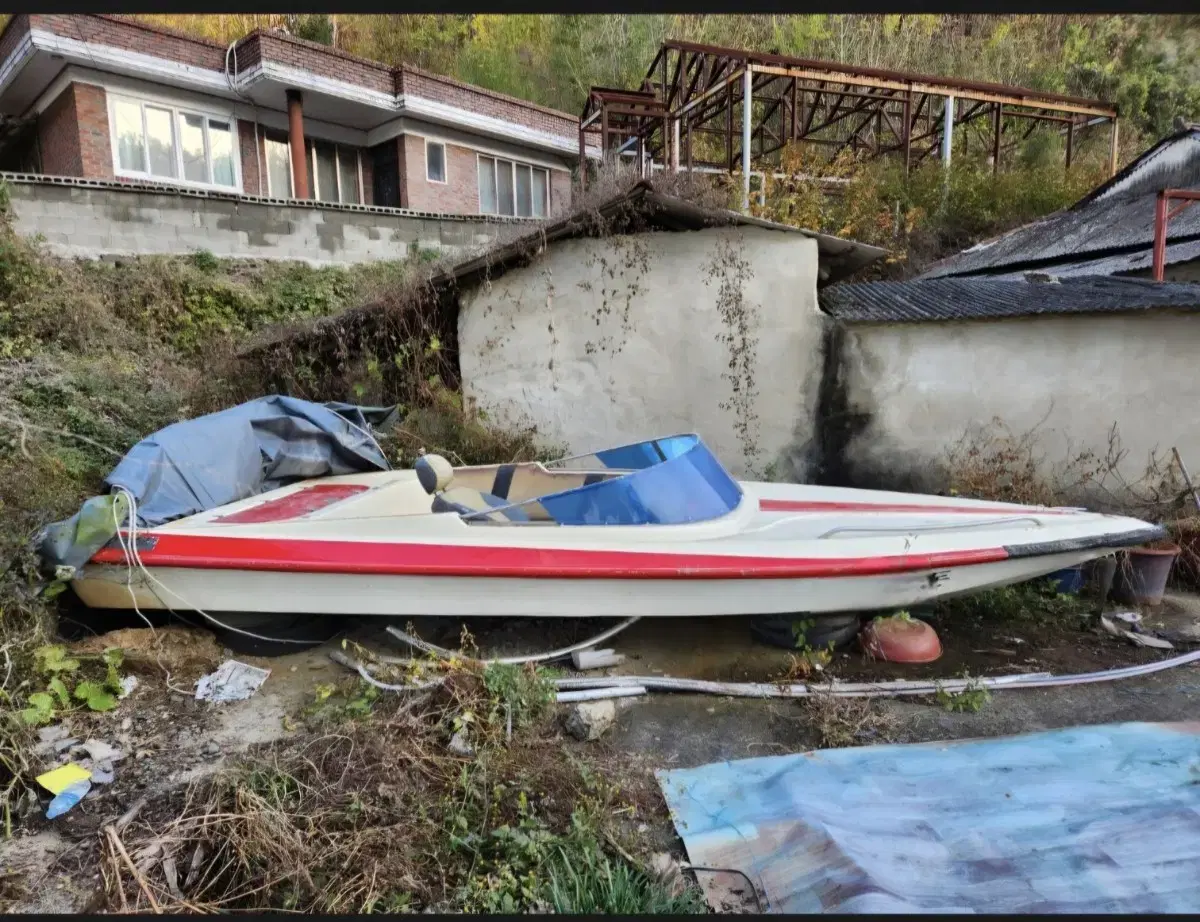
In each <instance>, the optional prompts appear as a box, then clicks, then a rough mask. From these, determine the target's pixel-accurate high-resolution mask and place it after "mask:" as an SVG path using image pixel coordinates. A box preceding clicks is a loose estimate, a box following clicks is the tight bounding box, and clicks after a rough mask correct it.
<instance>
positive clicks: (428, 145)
mask: <svg viewBox="0 0 1200 922" xmlns="http://www.w3.org/2000/svg"><path fill="white" fill-rule="evenodd" d="M425 178H426V179H427V180H429V181H430V182H445V181H446V145H445V144H439V143H438V142H437V141H430V140H428V139H426V141H425Z"/></svg>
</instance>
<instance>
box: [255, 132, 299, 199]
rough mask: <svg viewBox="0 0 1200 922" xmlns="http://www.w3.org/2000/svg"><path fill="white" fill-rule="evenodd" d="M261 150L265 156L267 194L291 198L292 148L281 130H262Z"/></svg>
mask: <svg viewBox="0 0 1200 922" xmlns="http://www.w3.org/2000/svg"><path fill="white" fill-rule="evenodd" d="M263 150H264V152H265V154H266V158H267V193H266V194H267V195H269V196H272V197H274V198H292V196H293V194H294V193H293V192H292V148H291V145H289V144H288V139H287V135H286V134H283V133H282V132H280V133H278V134H276V133H274V132H263Z"/></svg>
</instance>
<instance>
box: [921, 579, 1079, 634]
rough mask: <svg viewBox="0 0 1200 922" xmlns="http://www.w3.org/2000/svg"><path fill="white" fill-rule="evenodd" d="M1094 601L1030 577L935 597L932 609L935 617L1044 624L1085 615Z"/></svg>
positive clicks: (1046, 581)
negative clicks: (936, 600)
mask: <svg viewBox="0 0 1200 922" xmlns="http://www.w3.org/2000/svg"><path fill="white" fill-rule="evenodd" d="M1093 605H1094V603H1089V602H1088V601H1087V600H1086V599H1083V598H1081V597H1080V596H1077V595H1069V594H1067V593H1063V592H1059V591H1058V589H1057V588H1056V587H1055V586H1054V585H1053V584H1051V583H1050V581H1049V580H1044V579H1041V580H1030V581H1029V582H1024V583H1017V584H1015V585H1012V586H998V587H996V588H993V589H985V590H983V591H982V592H976V593H973V594H972V595H965V596H957V597H955V598H951V599H943V600H939V601H938V602H937V603H935V605H934V608H933V611H934V614H935V617H937V618H938V619H939V620H947V621H949V620H951V619H953V620H954V621H960V620H967V621H970V622H972V623H974V624H977V625H979V624H987V625H991V626H995V625H999V624H1005V623H1007V624H1021V623H1025V624H1044V623H1050V622H1062V621H1065V620H1071V619H1078V618H1081V617H1084V616H1086V614H1087V612H1088V611H1089V609H1090V608H1091V607H1093Z"/></svg>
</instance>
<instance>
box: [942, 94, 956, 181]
mask: <svg viewBox="0 0 1200 922" xmlns="http://www.w3.org/2000/svg"><path fill="white" fill-rule="evenodd" d="M953 152H954V97H953V96H947V97H946V108H945V109H944V110H943V112H942V166H944V167H945V168H947V169H949V168H950V155H951V154H952V153H953Z"/></svg>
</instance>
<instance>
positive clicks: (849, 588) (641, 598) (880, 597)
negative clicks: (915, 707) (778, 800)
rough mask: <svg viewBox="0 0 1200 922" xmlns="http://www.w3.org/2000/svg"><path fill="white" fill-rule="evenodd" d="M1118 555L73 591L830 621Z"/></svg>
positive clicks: (456, 611)
mask: <svg viewBox="0 0 1200 922" xmlns="http://www.w3.org/2000/svg"><path fill="white" fill-rule="evenodd" d="M1112 550H1113V549H1111V548H1095V549H1091V550H1081V551H1067V552H1063V553H1057V554H1047V555H1042V556H1037V557H1016V558H1010V559H1005V560H997V561H994V562H990V563H981V564H974V565H967V566H955V567H940V568H939V567H932V568H928V569H923V570H912V571H909V572H903V573H878V574H875V575H865V576H828V577H801V578H786V577H785V578H769V579H759V578H753V577H750V578H739V579H725V578H712V579H680V578H674V579H656V578H652V577H651V578H639V579H612V578H610V579H589V578H570V579H563V578H554V577H533V578H520V577H486V576H477V577H472V578H469V579H468V578H462V577H457V576H413V575H386V574H361V575H360V574H346V573H304V572H294V571H250V570H222V571H219V572H214V571H213V570H204V569H187V568H178V567H156V568H154V570H153V575H154V577H155V578H156V579H157V580H158V581H159V582H160V583H161V586H160V587H153V586H152V584H151V583H150V582H149V581H148V580H147V579H146V578H145V576H144V575H143V574H141V573H138V572H137V571H134V573H133V574H130V573H129V571H128V570H127V569H126V568H125V567H121V566H103V567H101V566H97V567H89V573H88V578H86V579H80V580H77V581H76V582H75V591H76V593H77V594H78V595H79V597H80V599H81V600H82V601H83V602H84V603H85V604H86V605H89V606H91V607H94V608H130V607H131V596H130V591H131V588H132V591H133V593H134V595H135V596H136V599H137V605H138V607H139V608H142V609H145V610H154V609H165V608H168V607H169V608H172V609H175V610H180V611H188V610H193V609H194V608H195V607H196V606H199V607H201V608H202V609H203V610H205V611H208V612H210V613H213V614H216V613H219V612H222V611H226V612H235V611H236V612H277V613H281V614H283V613H294V612H305V613H321V614H329V615H384V616H399V617H403V616H418V615H444V616H453V617H474V616H480V617H547V618H571V617H579V618H585V617H630V616H634V615H638V616H642V617H698V616H716V615H767V614H785V613H790V612H806V613H811V614H828V613H835V612H846V611H884V610H895V609H900V608H906V607H909V606H914V605H918V604H920V603H923V602H930V601H933V600H936V599H940V598H948V597H951V596H954V595H961V594H969V593H972V592H978V591H980V590H982V589H988V588H992V587H996V586H1004V585H1011V584H1013V583H1019V582H1023V581H1025V580H1029V579H1033V578H1035V577H1037V576H1041V575H1044V574H1047V573H1052V572H1054V571H1056V570H1059V569H1062V568H1064V567H1071V566H1075V565H1076V564H1079V563H1083V562H1085V561H1088V560H1092V559H1094V558H1096V557H1100V556H1103V555H1104V554H1107V553H1110V552H1111V551H1112ZM127 579H128V580H129V583H128V584H127ZM164 587H165V588H164ZM174 593H178V596H173V594H174ZM184 600H187V601H184ZM199 600H203V604H201V603H200V601H199Z"/></svg>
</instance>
